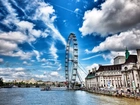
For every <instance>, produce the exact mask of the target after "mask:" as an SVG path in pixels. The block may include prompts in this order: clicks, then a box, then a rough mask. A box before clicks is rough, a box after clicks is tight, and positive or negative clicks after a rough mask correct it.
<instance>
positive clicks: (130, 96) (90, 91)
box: [84, 89, 140, 101]
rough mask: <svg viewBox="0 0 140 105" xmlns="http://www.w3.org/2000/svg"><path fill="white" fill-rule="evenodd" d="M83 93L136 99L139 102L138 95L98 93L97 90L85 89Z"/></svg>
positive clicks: (109, 92)
mask: <svg viewBox="0 0 140 105" xmlns="http://www.w3.org/2000/svg"><path fill="white" fill-rule="evenodd" d="M84 91H87V92H89V93H94V94H99V95H105V96H111V97H118V98H129V99H136V100H139V101H140V94H128V93H124V94H117V93H116V92H111V91H99V90H87V89H85V90H84Z"/></svg>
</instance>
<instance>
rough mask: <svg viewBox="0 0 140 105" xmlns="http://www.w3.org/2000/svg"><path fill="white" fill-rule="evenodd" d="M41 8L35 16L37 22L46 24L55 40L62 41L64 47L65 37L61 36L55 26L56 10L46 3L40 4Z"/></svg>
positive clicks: (39, 7)
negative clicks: (40, 21)
mask: <svg viewBox="0 0 140 105" xmlns="http://www.w3.org/2000/svg"><path fill="white" fill-rule="evenodd" d="M38 4H39V6H38V8H37V10H36V13H35V15H34V19H35V20H42V21H43V22H44V24H46V26H47V27H48V28H49V29H50V30H51V33H50V34H52V37H53V38H54V39H55V40H60V41H61V42H62V43H63V44H64V45H66V41H65V39H64V37H63V36H62V35H61V34H60V32H59V31H58V29H57V28H56V27H55V26H54V21H55V20H56V17H57V16H56V15H55V10H54V9H53V6H51V5H49V4H46V3H43V2H42V3H38Z"/></svg>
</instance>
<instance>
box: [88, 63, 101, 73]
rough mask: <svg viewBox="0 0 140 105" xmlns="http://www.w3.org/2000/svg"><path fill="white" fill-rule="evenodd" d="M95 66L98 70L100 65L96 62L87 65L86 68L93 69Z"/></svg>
mask: <svg viewBox="0 0 140 105" xmlns="http://www.w3.org/2000/svg"><path fill="white" fill-rule="evenodd" d="M93 68H96V70H97V69H98V68H99V65H98V64H96V63H94V64H92V65H89V66H87V67H86V70H90V71H92V69H93Z"/></svg>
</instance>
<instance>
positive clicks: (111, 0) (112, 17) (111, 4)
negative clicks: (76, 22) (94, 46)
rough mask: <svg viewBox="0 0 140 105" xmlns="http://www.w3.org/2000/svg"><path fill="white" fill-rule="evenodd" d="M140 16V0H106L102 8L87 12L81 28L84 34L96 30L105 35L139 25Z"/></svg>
mask: <svg viewBox="0 0 140 105" xmlns="http://www.w3.org/2000/svg"><path fill="white" fill-rule="evenodd" d="M124 17H125V18H124ZM139 17H140V1H139V0H117V1H116V0H106V1H105V2H104V3H103V4H102V5H101V10H98V9H96V8H93V9H92V10H88V11H86V12H85V14H84V18H83V19H84V22H83V25H82V27H81V28H79V30H80V31H81V32H82V35H83V36H85V35H87V34H92V33H94V32H97V33H100V34H102V36H105V35H107V34H114V33H117V32H121V31H126V30H128V29H130V28H132V27H137V26H138V25H139V24H140V18H139Z"/></svg>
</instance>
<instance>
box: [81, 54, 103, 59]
mask: <svg viewBox="0 0 140 105" xmlns="http://www.w3.org/2000/svg"><path fill="white" fill-rule="evenodd" d="M99 56H101V54H97V55H93V56H91V57H87V58H83V59H82V60H89V59H92V58H96V57H99Z"/></svg>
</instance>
